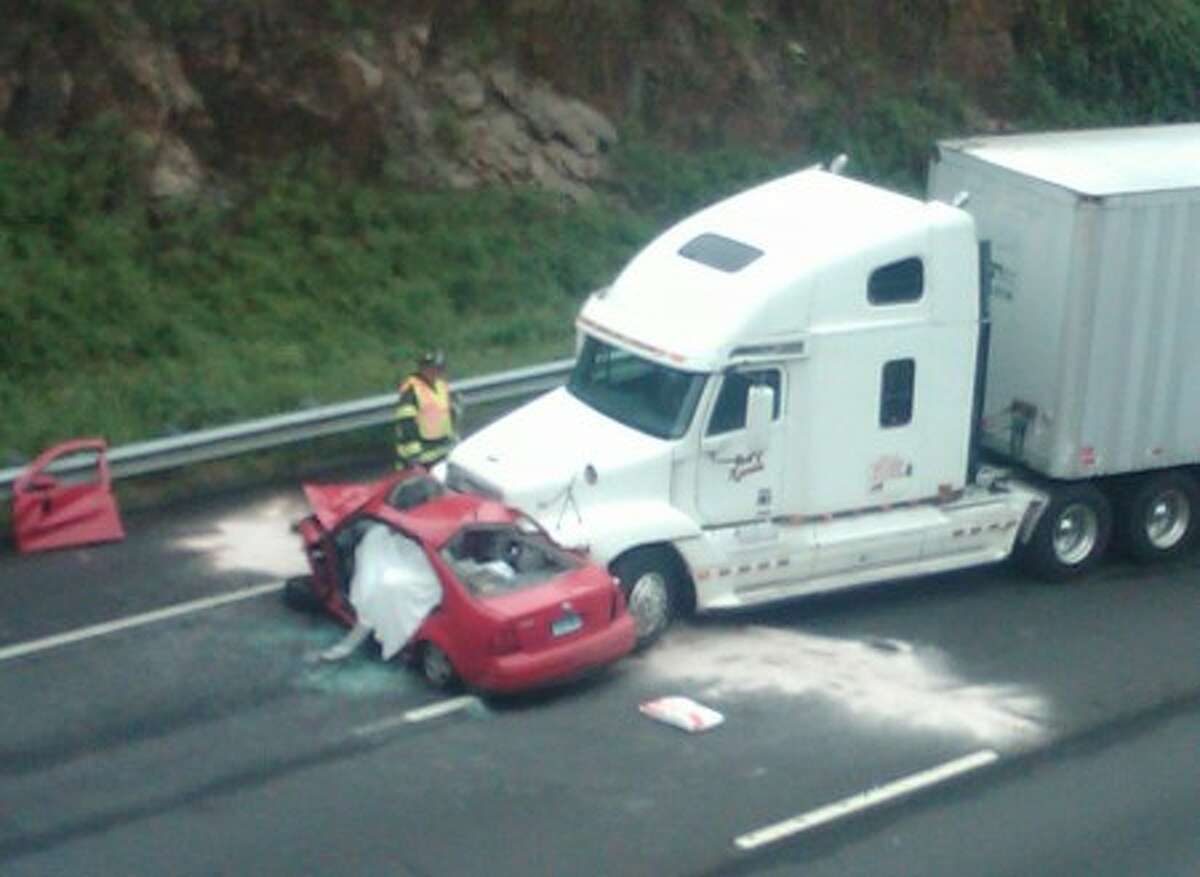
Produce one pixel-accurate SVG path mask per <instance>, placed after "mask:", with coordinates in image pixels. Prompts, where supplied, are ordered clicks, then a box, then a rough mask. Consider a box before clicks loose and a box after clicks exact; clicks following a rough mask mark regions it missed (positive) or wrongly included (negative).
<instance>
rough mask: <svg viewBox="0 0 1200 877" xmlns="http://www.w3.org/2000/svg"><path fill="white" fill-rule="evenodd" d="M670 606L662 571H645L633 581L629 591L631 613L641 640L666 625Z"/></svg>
mask: <svg viewBox="0 0 1200 877" xmlns="http://www.w3.org/2000/svg"><path fill="white" fill-rule="evenodd" d="M669 606H670V596H669V594H668V593H667V580H666V577H665V576H664V575H663V574H662V573H660V572H647V573H643V574H642V575H641V577H639V578H638V580H637V581H636V582H634V583H633V587H632V588H631V589H630V591H629V614H630V615H632V616H633V621H634V626H635V627H636V629H637V638H638V640H639V641H644V640H645V639H647V638H648V637H651V636H653V635H654V634H656V633H658V631H660V630H662V629H663V628H664V627H666V625H667V613H668V611H669V609H668V607H669Z"/></svg>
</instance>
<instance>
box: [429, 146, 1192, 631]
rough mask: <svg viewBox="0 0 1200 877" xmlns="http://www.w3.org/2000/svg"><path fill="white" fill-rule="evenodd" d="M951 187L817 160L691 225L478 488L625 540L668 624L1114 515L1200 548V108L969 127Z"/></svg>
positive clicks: (586, 543) (934, 568) (626, 289)
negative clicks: (1001, 132)
mask: <svg viewBox="0 0 1200 877" xmlns="http://www.w3.org/2000/svg"><path fill="white" fill-rule="evenodd" d="M929 195H930V197H929V200H927V201H922V200H919V199H915V198H911V197H907V196H904V195H900V194H896V193H894V192H890V191H886V190H884V189H881V188H877V187H875V186H872V185H868V184H866V183H863V182H858V181H855V180H853V179H849V178H847V177H845V176H842V175H840V174H837V173H834V172H830V171H828V170H825V169H821V168H812V169H808V170H804V171H801V172H799V173H794V174H791V175H789V176H785V177H783V178H780V179H776V180H773V181H770V182H767V183H765V184H763V185H760V186H758V187H756V188H753V189H750V190H748V191H745V192H742V193H740V194H737V195H735V196H733V197H731V198H728V199H727V200H724V201H721V202H720V203H717V204H715V205H713V206H711V207H708V208H706V209H704V210H701V211H700V212H698V213H696V214H694V215H692V216H690V217H688V218H686V219H684V220H683V221H682V222H680V223H678V224H677V225H675V226H674V227H673V228H671V229H669V230H668V231H666V232H664V233H663V234H662V235H661V236H659V237H658V238H657V239H655V240H654V241H653V242H652V243H650V244H649V245H648V246H647V247H646V248H645V249H644V250H643V251H642V252H640V253H639V254H638V255H637V256H636V257H634V259H633V260H632V261H631V262H630V263H629V264H628V266H627V267H626V268H625V269H624V270H623V271H622V272H621V273H620V275H619V276H618V277H617V278H616V280H615V282H614V283H613V284H612V286H610V287H608V288H607V289H604V290H601V291H599V292H597V293H595V294H593V295H592V296H591V297H590V298H589V300H588V301H587V302H586V304H585V305H584V307H583V309H582V312H581V314H580V316H579V318H578V323H577V325H578V329H579V333H580V347H579V351H578V359H577V362H576V364H575V367H574V370H573V373H572V374H571V377H570V379H569V381H568V383H567V385H566V386H565V387H563V388H560V389H557V390H554V391H552V392H550V393H548V394H547V395H545V396H542V397H540V398H538V399H536V400H534V401H532V402H530V403H529V404H527V405H525V406H524V407H522V408H519V409H517V410H516V411H514V412H512V413H511V414H509V415H507V416H505V417H503V418H501V419H500V420H498V421H496V422H495V423H493V424H491V425H489V426H488V427H486V428H484V429H483V430H481V431H480V432H478V433H476V434H475V435H473V436H471V437H470V438H468V439H467V440H466V441H464V442H463V443H462V444H460V445H459V446H458V447H457V448H456V449H455V451H454V452H453V454H452V455H451V457H450V461H449V465H448V467H447V470H446V478H447V480H448V482H449V483H450V485H451V486H452V487H457V488H461V489H467V490H473V491H477V492H482V493H485V494H491V495H495V496H500V497H503V499H504V500H505V501H507V502H509V503H512V504H514V505H518V506H521V507H522V508H524V509H525V510H526V511H528V512H530V513H531V514H533V515H534V516H535V517H536V518H537V519H538V520H539V521H540V522H541V523H542V524H543V525H544V526H545V527H546V528H547V529H548V530H549V531H550V532H551V533H552V534H553V535H554V536H555V537H556V538H557V539H558V540H559V541H561V542H562V543H564V544H567V545H575V546H580V547H586V548H587V549H588V550H589V551H590V552H591V553H592V555H593V556H594V557H596V558H597V559H599V560H600V561H602V562H604V563H607V564H608V565H609V567H610V569H611V570H612V572H613V573H614V575H615V576H616V577H617V578H619V579H620V581H621V583H622V586H623V588H624V590H625V592H626V595H627V598H628V602H629V604H630V608H631V610H632V611H633V613H634V615H635V617H636V619H637V623H638V632H639V640H640V642H642V643H643V644H648V643H649V642H651V641H653V640H654V639H655V638H656V637H658V636H659V635H660V634H661V633H662V631H663V630H664V629H665V628H666V627H667V625H668V624H669V623H670V621H671V619H672V618H673V617H674V616H675V615H677V614H680V613H685V612H688V611H691V610H693V609H696V610H719V609H724V608H733V607H743V606H751V605H755V604H760V603H765V602H768V601H774V600H779V599H783V598H790V597H795V596H798V595H804V594H811V593H815V592H821V591H829V590H833V589H839V588H845V587H850V586H853V585H858V584H862V583H868V582H880V581H890V580H895V579H903V578H907V577H911V576H916V575H923V574H927V573H936V572H943V571H946V570H954V569H960V568H964V567H968V566H975V565H978V564H985V563H991V562H995V561H1000V560H1003V559H1005V558H1007V557H1009V556H1010V555H1013V554H1014V553H1019V554H1020V555H1022V557H1023V558H1024V559H1025V560H1027V561H1028V564H1029V566H1030V567H1032V569H1033V570H1034V571H1036V572H1037V573H1040V574H1041V575H1042V576H1045V577H1047V578H1051V579H1067V578H1072V577H1074V576H1077V575H1080V574H1082V573H1084V572H1085V571H1087V570H1088V569H1089V568H1091V567H1092V566H1093V565H1094V564H1095V563H1096V562H1097V561H1098V560H1099V559H1100V557H1101V556H1102V555H1103V554H1104V553H1105V551H1106V550H1107V548H1108V547H1109V543H1110V537H1115V539H1116V540H1118V541H1119V542H1121V543H1122V544H1123V545H1124V547H1125V548H1126V549H1127V550H1128V552H1129V553H1131V554H1132V555H1133V556H1135V557H1136V558H1139V559H1141V560H1147V561H1148V560H1156V559H1165V558H1170V557H1174V556H1176V555H1178V554H1180V553H1182V552H1183V551H1185V550H1186V549H1187V548H1188V547H1189V546H1190V545H1191V543H1192V541H1193V536H1194V535H1195V531H1196V528H1197V521H1198V518H1200V507H1198V506H1197V503H1198V502H1200V489H1198V488H1197V470H1196V468H1195V467H1196V464H1197V463H1200V125H1172V126H1159V127H1147V128H1136V129H1133V128H1130V129H1110V130H1097V131H1080V132H1063V133H1050V134H1030V135H1009V136H989V137H981V138H976V139H966V140H957V141H948V142H943V143H941V144H939V145H938V147H937V149H936V150H935V157H934V159H933V161H932V164H931V168H930V179H929ZM983 457H986V460H985V459H983Z"/></svg>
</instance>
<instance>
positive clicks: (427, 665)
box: [417, 642, 459, 691]
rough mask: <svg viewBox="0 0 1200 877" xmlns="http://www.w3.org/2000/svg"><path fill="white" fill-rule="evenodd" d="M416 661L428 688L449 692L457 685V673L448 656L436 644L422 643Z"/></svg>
mask: <svg viewBox="0 0 1200 877" xmlns="http://www.w3.org/2000/svg"><path fill="white" fill-rule="evenodd" d="M417 660H418V661H419V662H420V666H421V675H422V676H424V677H425V681H426V682H428V683H429V685H430V687H432V688H436V689H437V690H438V691H449V690H451V689H453V688H455V687H456V686H457V685H458V682H459V679H458V672H457V671H456V670H455V669H454V664H452V663H451V662H450V656H449V655H447V654H446V653H445V652H444V651H442V649H441V647H440V646H438V645H437V644H436V643H430V642H427V643H422V645H421V650H420V652H419V653H418V656H417Z"/></svg>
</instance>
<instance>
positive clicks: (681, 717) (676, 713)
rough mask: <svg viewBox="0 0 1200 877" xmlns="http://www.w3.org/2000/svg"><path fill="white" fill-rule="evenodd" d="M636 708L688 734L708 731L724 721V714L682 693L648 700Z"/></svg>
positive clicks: (643, 713)
mask: <svg viewBox="0 0 1200 877" xmlns="http://www.w3.org/2000/svg"><path fill="white" fill-rule="evenodd" d="M638 710H639V711H640V712H641V713H642V715H645V716H649V717H650V718H652V719H655V720H657V721H659V722H662V723H664V724H667V725H672V726H674V727H676V728H680V729H682V730H684V731H687V732H688V733H689V734H696V733H699V732H700V731H708V730H710V729H712V728H715V727H716V726H717V725H719V724H721V723H722V722H723V721H725V716H723V715H721V713H719V712H717V711H716V710H714V709H710V708H709V707H706V706H704V704H701V703H696V701H694V700H692V699H691V698H690V697H683V696H682V695H669V696H667V697H659V698H656V699H654V700H648V701H646V702H645V703H643V704H641V705H640V706H638Z"/></svg>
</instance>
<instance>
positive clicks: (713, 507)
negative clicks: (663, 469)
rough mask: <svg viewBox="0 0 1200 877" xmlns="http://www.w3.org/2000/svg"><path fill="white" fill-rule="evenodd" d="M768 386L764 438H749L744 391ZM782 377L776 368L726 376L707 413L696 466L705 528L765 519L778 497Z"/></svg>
mask: <svg viewBox="0 0 1200 877" xmlns="http://www.w3.org/2000/svg"><path fill="white" fill-rule="evenodd" d="M754 386H759V387H766V388H769V389H770V390H771V392H772V394H773V402H772V405H771V412H770V417H769V420H768V422H767V424H766V431H765V440H763V437H761V436H758V437H755V436H751V435H750V431H749V430H748V429H747V421H746V412H747V407H748V406H747V399H748V397H749V395H750V388H751V387H754ZM783 395H784V387H783V376H782V374H781V371H780V370H779V369H777V368H764V369H753V370H742V371H731V372H727V373H726V374H725V375H724V376H723V377H722V379H721V386H720V388H719V389H718V391H717V397H716V402H715V403H714V404H713V406H712V408H711V410H710V411H709V413H708V421H707V423H706V424H705V426H704V436H703V438H702V439H701V442H700V460H699V463H698V464H697V466H696V472H697V478H698V483H697V485H696V497H697V505H698V507H699V511H700V516H701V519H702V522H703V523H704V524H705V525H707V526H714V525H717V526H719V525H721V524H733V523H738V522H741V521H752V520H755V519H758V518H769V517H771V516H772V515H773V514H774V509H775V505H776V503H777V501H778V500H779V498H780V486H781V483H782V478H783V448H784V437H785V436H784V429H785V422H786V421H785V418H784V417H783V411H782V408H783Z"/></svg>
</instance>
